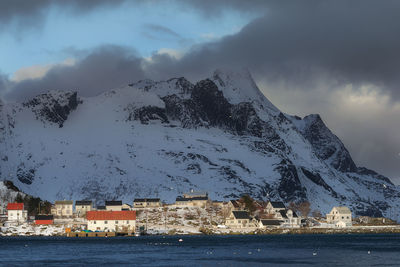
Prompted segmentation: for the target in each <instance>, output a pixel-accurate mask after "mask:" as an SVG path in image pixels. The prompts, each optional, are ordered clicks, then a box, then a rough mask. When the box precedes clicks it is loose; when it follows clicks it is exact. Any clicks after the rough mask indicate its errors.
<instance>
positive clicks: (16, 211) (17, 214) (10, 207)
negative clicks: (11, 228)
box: [7, 203, 28, 222]
mask: <svg viewBox="0 0 400 267" xmlns="http://www.w3.org/2000/svg"><path fill="white" fill-rule="evenodd" d="M7 217H8V220H9V221H13V222H26V221H27V219H28V212H27V211H26V210H24V203H8V204H7Z"/></svg>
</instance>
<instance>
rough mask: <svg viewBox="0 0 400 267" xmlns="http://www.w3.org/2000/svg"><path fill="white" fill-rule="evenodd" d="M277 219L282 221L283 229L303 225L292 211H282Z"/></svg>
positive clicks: (277, 214) (276, 216) (277, 215)
mask: <svg viewBox="0 0 400 267" xmlns="http://www.w3.org/2000/svg"><path fill="white" fill-rule="evenodd" d="M275 218H277V219H278V220H281V221H282V227H290V228H298V227H300V224H301V219H300V218H299V216H297V214H296V212H294V211H292V210H291V209H285V210H280V211H279V212H277V213H276V214H275Z"/></svg>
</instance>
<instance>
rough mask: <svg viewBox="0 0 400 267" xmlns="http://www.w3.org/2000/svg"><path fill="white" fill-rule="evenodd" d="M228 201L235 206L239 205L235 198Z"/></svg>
mask: <svg viewBox="0 0 400 267" xmlns="http://www.w3.org/2000/svg"><path fill="white" fill-rule="evenodd" d="M230 202H231V204H232V205H233V206H234V207H235V208H239V207H240V206H239V204H238V203H237V201H236V200H231V201H230Z"/></svg>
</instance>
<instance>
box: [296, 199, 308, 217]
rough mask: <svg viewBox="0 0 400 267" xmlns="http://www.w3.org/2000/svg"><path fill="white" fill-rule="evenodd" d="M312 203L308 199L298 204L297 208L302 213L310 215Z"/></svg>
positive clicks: (306, 215) (305, 215)
mask: <svg viewBox="0 0 400 267" xmlns="http://www.w3.org/2000/svg"><path fill="white" fill-rule="evenodd" d="M310 206H311V204H310V202H308V201H304V202H301V203H299V204H297V210H298V211H299V212H300V213H301V215H302V216H304V217H308V214H310V211H311V207H310Z"/></svg>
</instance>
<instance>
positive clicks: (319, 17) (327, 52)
mask: <svg viewBox="0 0 400 267" xmlns="http://www.w3.org/2000/svg"><path fill="white" fill-rule="evenodd" d="M27 2H30V1H27ZM32 2H34V1H32ZM43 2H44V3H47V2H48V1H43ZM105 2H106V1H105ZM153 2H154V1H153ZM175 2H177V3H179V4H180V5H181V6H182V8H183V9H193V10H198V12H200V13H201V14H203V15H204V16H207V17H213V18H212V19H214V18H218V16H219V15H220V14H221V12H225V10H227V9H235V10H239V11H243V12H257V13H258V14H260V17H259V18H258V19H256V20H254V21H252V22H251V23H249V24H248V25H247V26H245V27H244V28H243V29H242V30H241V31H240V32H238V33H237V34H233V35H231V36H227V37H224V38H222V39H220V40H218V41H215V42H210V43H206V44H201V45H196V46H194V47H192V48H191V49H190V50H189V51H188V52H186V54H185V55H184V56H183V57H182V58H179V59H177V58H175V57H171V56H169V55H168V54H159V53H155V54H154V55H153V56H152V57H151V60H150V61H148V60H144V59H142V58H139V57H137V56H135V54H132V53H131V52H129V51H128V50H127V49H124V48H118V47H113V48H110V47H108V48H107V47H103V48H102V49H99V50H96V51H94V52H93V53H92V54H90V55H88V56H86V57H83V58H82V59H81V61H79V62H78V63H77V64H76V65H74V66H58V67H55V68H53V69H52V70H50V71H49V72H48V73H47V74H46V75H45V76H44V77H43V78H42V79H37V80H26V81H22V82H19V83H13V84H11V85H10V83H9V81H7V80H5V82H3V84H5V85H7V86H8V92H9V93H8V95H7V96H8V97H12V98H14V99H18V98H19V99H20V98H21V97H23V98H26V97H28V96H32V95H35V94H36V93H39V92H43V91H46V90H48V89H65V90H76V89H78V90H79V91H80V94H81V95H95V94H98V93H100V92H103V91H105V90H107V89H110V88H113V87H116V86H119V85H121V84H126V83H128V82H130V81H134V80H138V79H142V78H152V79H156V80H157V79H168V78H170V77H176V76H186V77H188V78H190V79H192V80H197V79H200V78H204V77H206V76H207V75H209V74H210V72H212V70H214V69H215V68H219V67H228V68H229V67H231V66H238V67H248V68H249V69H250V71H251V72H252V73H253V74H254V77H255V78H256V80H257V82H258V83H259V84H260V85H262V84H268V85H269V87H268V88H267V89H265V90H264V92H267V93H269V94H272V95H276V96H279V95H284V96H286V99H289V100H282V101H281V102H280V103H278V106H279V107H280V108H282V109H283V110H284V111H285V110H291V111H293V113H298V112H301V113H303V114H305V113H311V112H313V113H322V115H323V116H322V117H323V118H324V119H325V118H326V119H325V121H326V122H327V124H328V126H330V127H332V129H333V131H334V132H335V133H338V135H339V137H341V138H342V140H343V141H344V143H345V144H346V145H347V146H348V147H349V148H350V151H351V152H352V155H354V156H355V160H356V162H358V163H362V165H366V166H373V167H374V168H376V169H377V170H379V171H382V172H383V174H386V175H390V176H391V177H392V178H394V177H395V174H396V173H399V167H398V166H399V164H398V162H399V160H400V159H399V158H398V154H396V149H397V150H398V152H400V147H399V145H400V144H399V142H398V136H397V133H398V132H399V130H400V129H399V126H398V125H400V122H399V119H398V118H399V117H400V115H399V114H398V109H395V108H393V105H395V104H394V103H397V105H399V102H400V90H399V85H400V75H399V71H400V50H399V47H400V16H398V14H399V13H400V1H391V0H387V1H369V0H364V1H341V0H336V1H208V0H204V1H175ZM0 3H1V2H0ZM32 5H34V6H35V4H32ZM31 8H32V10H33V9H34V8H35V7H31ZM37 9H38V10H39V11H40V10H42V9H41V8H37ZM87 10H89V9H87ZM39 11H35V12H39ZM0 12H2V11H0ZM0 17H1V13H0ZM2 19H3V18H2ZM2 19H0V22H1V21H5V20H4V19H3V20H2ZM161 31H162V30H161V29H158V33H161ZM167 31H168V30H167ZM152 32H157V30H156V29H153V31H152ZM163 34H167V35H168V33H167V32H166V31H164V33H163ZM169 35H170V36H171V37H172V36H173V35H174V34H172V35H171V33H169ZM346 84H352V85H353V90H357V87H359V86H361V85H375V86H377V88H379V89H380V93H381V94H382V96H384V95H388V96H390V99H389V101H388V102H387V103H386V102H382V103H380V102H377V103H378V104H377V106H379V105H387V107H384V108H382V109H380V110H378V111H373V110H372V111H371V109H370V107H369V106H366V107H365V110H361V111H357V110H356V109H355V108H352V107H351V105H350V106H346V108H344V107H342V106H341V103H340V102H339V101H343V98H336V97H337V96H336V95H335V94H334V93H332V92H334V91H335V88H340V87H343V85H346ZM278 85H279V86H278ZM0 87H1V84H0ZM261 87H263V86H261ZM292 95H295V96H296V97H295V98H294V99H290V98H291V97H292ZM377 97H380V96H379V95H378V96H377ZM276 98H279V97H276ZM272 100H274V97H272ZM303 102H304V103H305V104H301V103H303ZM279 104H280V105H279ZM289 105H290V106H291V109H289V108H287V107H288V106H289ZM360 105H361V106H362V104H360ZM368 105H369V104H368ZM311 108H313V110H311ZM296 110H298V111H297V112H296ZM344 118H348V120H344ZM360 121H362V122H363V123H362V124H360V125H358V126H355V125H356V122H360ZM355 128H356V129H362V130H357V131H356V130H354V129H355ZM383 131H385V132H389V133H392V134H390V135H383V134H382V132H383ZM396 178H397V177H396ZM396 182H397V183H399V182H400V179H399V180H396Z"/></svg>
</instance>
